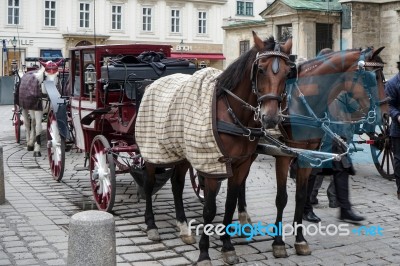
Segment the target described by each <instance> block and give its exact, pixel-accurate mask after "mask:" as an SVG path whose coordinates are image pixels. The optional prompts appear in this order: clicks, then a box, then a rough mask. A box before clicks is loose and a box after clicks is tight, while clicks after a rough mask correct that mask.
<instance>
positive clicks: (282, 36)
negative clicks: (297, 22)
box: [277, 24, 292, 42]
mask: <svg viewBox="0 0 400 266" xmlns="http://www.w3.org/2000/svg"><path fill="white" fill-rule="evenodd" d="M291 36H292V24H284V25H279V26H278V38H277V39H278V41H279V42H286V41H287V39H289V38H290V37H291Z"/></svg>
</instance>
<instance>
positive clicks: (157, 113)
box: [135, 68, 231, 177]
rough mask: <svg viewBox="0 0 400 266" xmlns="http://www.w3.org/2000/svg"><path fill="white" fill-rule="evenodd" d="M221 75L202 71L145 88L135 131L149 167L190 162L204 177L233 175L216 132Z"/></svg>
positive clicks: (173, 77) (170, 77) (209, 69)
mask: <svg viewBox="0 0 400 266" xmlns="http://www.w3.org/2000/svg"><path fill="white" fill-rule="evenodd" d="M220 73H221V71H220V70H217V69H214V68H204V69H202V70H199V71H197V72H195V73H194V74H193V75H187V74H172V75H169V76H166V77H163V78H160V79H158V80H156V81H155V82H153V83H152V84H150V85H149V86H148V87H147V88H146V91H145V93H144V95H143V99H142V102H141V104H140V108H139V112H138V116H137V119H136V127H135V138H136V143H137V144H138V146H139V149H140V153H141V155H142V157H143V158H144V159H145V160H146V161H148V162H150V163H154V164H160V165H173V164H176V163H178V162H180V161H182V160H184V159H187V160H188V161H189V162H190V163H191V165H192V167H193V168H194V169H196V170H197V171H198V172H200V173H202V174H204V175H205V176H210V177H213V176H214V177H217V176H218V177H227V176H228V175H229V173H231V168H230V164H229V163H227V162H226V161H224V160H223V158H224V156H223V154H222V152H221V149H220V147H219V146H218V143H217V141H216V138H215V136H216V134H217V133H216V130H215V131H214V128H215V126H213V121H216V120H215V117H214V118H213V106H214V109H215V103H214V104H213V98H214V94H215V93H214V91H215V90H214V87H215V82H214V80H215V78H216V77H217V76H218V75H219V74H220Z"/></svg>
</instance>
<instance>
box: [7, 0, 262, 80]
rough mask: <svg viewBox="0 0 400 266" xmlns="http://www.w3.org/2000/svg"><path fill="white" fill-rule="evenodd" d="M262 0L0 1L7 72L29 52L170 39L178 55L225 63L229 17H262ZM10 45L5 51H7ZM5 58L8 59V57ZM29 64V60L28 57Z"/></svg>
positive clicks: (37, 53) (35, 54)
mask: <svg viewBox="0 0 400 266" xmlns="http://www.w3.org/2000/svg"><path fill="white" fill-rule="evenodd" d="M267 3H268V1H258V0H240V1H239V0H192V1H186V0H68V1H66V0H7V1H0V12H2V16H0V39H1V40H2V41H3V53H2V56H3V58H2V65H1V69H2V73H1V74H2V75H6V74H8V73H9V70H10V68H11V62H12V60H13V59H17V61H18V62H19V63H20V64H25V62H24V59H25V58H27V57H59V56H64V57H68V50H69V48H71V47H75V46H78V45H91V44H96V45H102V44H124V43H152V44H170V45H172V47H173V48H172V49H173V51H172V52H173V56H175V57H184V58H192V59H197V60H196V61H198V62H199V63H202V64H205V65H207V66H213V67H216V68H220V69H222V68H223V62H224V60H225V57H224V55H223V30H222V25H223V23H224V21H237V20H241V21H243V20H254V19H258V20H262V18H261V16H259V12H261V10H263V9H265V7H266V6H267ZM5 51H6V52H5ZM3 62H4V63H3ZM27 64H29V62H27Z"/></svg>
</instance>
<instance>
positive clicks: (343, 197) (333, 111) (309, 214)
mask: <svg viewBox="0 0 400 266" xmlns="http://www.w3.org/2000/svg"><path fill="white" fill-rule="evenodd" d="M356 110H358V103H357V102H356V101H355V100H354V99H353V98H351V97H350V96H349V94H348V93H346V92H341V93H340V94H339V95H338V97H337V98H336V99H335V100H334V101H333V102H332V103H331V104H330V105H329V117H330V118H331V120H332V121H349V120H350V114H351V113H353V112H355V111H356ZM330 128H331V130H332V131H333V132H335V133H336V134H337V135H339V136H340V137H341V138H342V139H343V140H344V141H346V142H347V143H349V142H350V141H351V140H352V139H353V134H354V125H352V124H350V123H343V124H335V123H332V124H331V125H330ZM321 151H325V152H332V153H338V154H341V153H343V152H344V151H343V148H342V147H341V146H340V145H339V144H338V143H336V141H333V140H332V139H331V138H330V137H324V138H323V140H322V145H321ZM323 167H324V168H314V169H313V171H312V173H311V175H310V177H309V181H308V186H309V187H310V189H307V200H306V204H305V206H304V212H303V219H304V220H306V221H309V222H315V223H318V222H320V221H321V219H320V218H319V217H318V216H317V215H316V214H315V213H314V211H313V207H312V204H311V202H310V199H311V194H312V191H313V187H314V183H315V179H316V176H317V175H333V182H334V185H335V192H336V200H337V203H338V205H339V206H340V216H339V218H340V219H341V220H346V221H349V222H360V221H363V220H364V217H362V216H359V215H357V214H355V213H354V212H353V211H352V208H351V203H350V200H349V175H354V174H355V170H354V168H353V164H352V161H351V158H350V156H349V155H346V156H343V157H342V159H341V160H340V161H332V162H330V165H329V166H326V165H325V166H323Z"/></svg>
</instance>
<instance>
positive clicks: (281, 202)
mask: <svg viewBox="0 0 400 266" xmlns="http://www.w3.org/2000/svg"><path fill="white" fill-rule="evenodd" d="M291 160H292V159H291V158H290V157H283V156H277V157H276V166H275V172H276V185H277V193H276V199H275V205H276V209H277V214H276V220H275V226H276V228H277V229H278V228H279V227H280V226H281V225H282V217H283V210H284V209H285V207H286V204H287V201H288V195H287V190H286V184H287V174H288V170H289V165H290V161H291ZM274 233H275V238H274V242H273V243H272V253H273V255H274V257H275V258H286V257H287V256H288V254H287V251H286V247H285V242H284V239H283V236H282V235H280V234H279V233H278V232H277V231H275V232H274Z"/></svg>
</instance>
